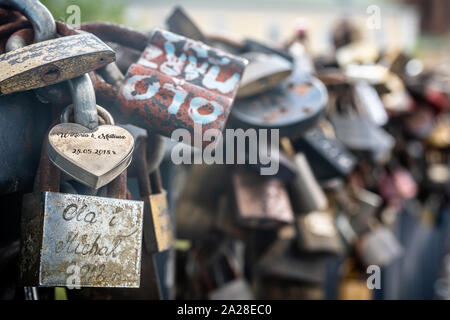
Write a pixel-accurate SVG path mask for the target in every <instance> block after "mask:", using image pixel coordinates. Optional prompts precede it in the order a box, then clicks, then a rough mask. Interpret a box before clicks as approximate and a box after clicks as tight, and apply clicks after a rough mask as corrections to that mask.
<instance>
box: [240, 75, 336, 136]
mask: <svg viewBox="0 0 450 320" xmlns="http://www.w3.org/2000/svg"><path fill="white" fill-rule="evenodd" d="M327 101H328V94H327V90H326V88H325V86H324V85H323V84H322V83H321V82H320V81H319V80H317V79H316V78H314V77H308V78H304V77H291V78H289V79H288V80H286V81H285V82H284V83H283V84H282V85H281V86H279V87H277V88H274V89H272V90H270V91H267V92H266V93H264V94H261V95H257V96H255V97H251V98H245V99H239V100H236V103H235V105H234V108H233V112H232V117H233V120H235V121H236V122H237V123H238V124H240V125H242V126H244V127H251V128H263V129H280V135H282V136H284V135H287V136H293V135H297V134H300V133H302V132H304V131H306V130H308V129H309V128H311V127H312V126H314V125H315V124H316V122H317V121H318V120H319V118H320V116H321V115H322V113H323V112H324V110H325V105H326V103H327Z"/></svg>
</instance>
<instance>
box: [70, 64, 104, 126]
mask: <svg viewBox="0 0 450 320" xmlns="http://www.w3.org/2000/svg"><path fill="white" fill-rule="evenodd" d="M69 88H70V94H71V95H72V102H73V105H74V119H75V123H78V124H81V125H82V126H84V127H86V128H89V129H95V128H97V127H98V112H97V107H96V106H97V104H96V100H95V91H94V86H93V85H92V81H91V78H90V77H89V75H88V74H87V73H85V74H83V75H81V76H79V77H76V78H73V79H70V80H69Z"/></svg>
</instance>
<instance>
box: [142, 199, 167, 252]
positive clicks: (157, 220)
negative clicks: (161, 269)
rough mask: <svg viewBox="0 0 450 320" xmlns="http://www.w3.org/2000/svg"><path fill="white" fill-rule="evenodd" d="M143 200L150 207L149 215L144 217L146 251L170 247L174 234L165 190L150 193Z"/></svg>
mask: <svg viewBox="0 0 450 320" xmlns="http://www.w3.org/2000/svg"><path fill="white" fill-rule="evenodd" d="M144 202H145V205H148V207H149V209H150V212H148V214H150V215H151V216H146V217H145V219H146V220H145V223H144V225H145V228H144V241H145V247H146V249H147V251H148V252H151V253H154V252H160V251H164V250H168V249H170V248H171V247H172V245H173V242H174V234H173V227H172V221H171V219H170V213H169V209H168V206H167V195H166V192H165V191H164V192H162V193H160V194H153V195H150V196H149V197H148V199H145V201H144ZM146 214H147V213H146ZM147 219H148V220H147Z"/></svg>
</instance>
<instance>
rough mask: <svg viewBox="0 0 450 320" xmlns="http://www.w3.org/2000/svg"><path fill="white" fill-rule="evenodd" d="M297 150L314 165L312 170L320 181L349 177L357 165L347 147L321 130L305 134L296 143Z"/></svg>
mask: <svg viewBox="0 0 450 320" xmlns="http://www.w3.org/2000/svg"><path fill="white" fill-rule="evenodd" d="M295 148H296V150H301V151H302V152H304V154H305V156H306V158H307V159H308V162H309V163H312V164H314V165H313V166H312V167H311V169H312V170H313V172H314V176H315V177H316V178H317V179H319V180H321V179H332V178H335V177H337V176H347V175H348V174H350V173H351V172H352V171H353V169H354V167H355V165H356V158H355V157H354V156H353V155H352V154H351V153H350V152H349V151H348V150H347V149H346V148H345V146H344V145H343V144H342V143H341V142H340V141H339V140H337V139H329V138H328V137H327V136H325V134H324V133H323V131H322V130H321V129H319V128H313V129H311V130H308V131H307V132H305V133H304V134H303V135H302V136H301V137H300V138H299V139H297V140H296V141H295Z"/></svg>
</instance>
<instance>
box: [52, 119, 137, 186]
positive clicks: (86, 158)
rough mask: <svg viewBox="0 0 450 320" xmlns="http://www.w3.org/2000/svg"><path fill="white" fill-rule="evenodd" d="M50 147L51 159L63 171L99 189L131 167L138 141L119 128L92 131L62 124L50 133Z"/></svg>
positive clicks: (71, 124)
mask: <svg viewBox="0 0 450 320" xmlns="http://www.w3.org/2000/svg"><path fill="white" fill-rule="evenodd" d="M47 146H48V148H47V153H48V155H49V159H50V160H51V161H52V162H53V163H54V164H55V165H56V166H57V167H58V168H59V169H61V170H63V171H64V172H66V173H67V174H69V175H71V176H72V177H74V178H75V179H77V180H78V181H80V182H82V183H85V184H87V185H89V186H90V187H92V188H96V189H98V188H100V187H101V186H103V185H105V184H107V183H108V182H110V181H111V180H112V179H114V178H115V177H116V176H117V175H118V174H120V172H121V171H123V170H124V169H125V168H126V167H127V166H128V164H129V162H130V161H131V155H132V152H133V149H134V139H133V136H132V135H131V133H129V132H128V131H127V130H126V129H123V128H121V127H119V126H113V125H101V126H98V127H97V128H96V129H95V130H90V129H88V128H86V127H83V126H81V125H79V124H76V123H61V124H58V125H56V126H54V127H53V128H52V129H51V130H50V132H49V135H48V145H47ZM117 168H120V170H118V169H117Z"/></svg>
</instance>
